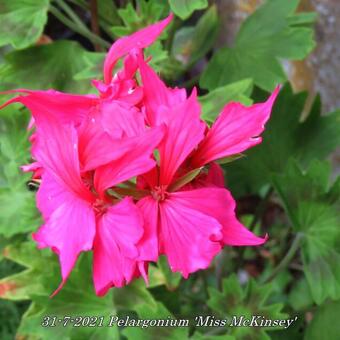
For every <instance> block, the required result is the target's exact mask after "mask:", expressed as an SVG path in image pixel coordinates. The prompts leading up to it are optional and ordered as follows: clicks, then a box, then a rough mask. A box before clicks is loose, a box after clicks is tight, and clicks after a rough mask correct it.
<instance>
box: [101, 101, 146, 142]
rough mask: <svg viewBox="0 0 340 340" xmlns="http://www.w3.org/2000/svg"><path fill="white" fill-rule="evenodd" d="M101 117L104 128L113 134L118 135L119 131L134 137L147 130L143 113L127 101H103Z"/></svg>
mask: <svg viewBox="0 0 340 340" xmlns="http://www.w3.org/2000/svg"><path fill="white" fill-rule="evenodd" d="M100 119H101V124H102V125H103V127H104V129H105V130H106V131H107V132H108V133H109V134H110V135H112V136H117V131H119V132H123V135H124V136H128V137H133V136H137V135H139V134H141V133H142V132H144V130H145V123H144V116H143V115H142V113H141V112H140V111H138V110H137V109H136V108H135V107H134V106H131V105H129V104H127V103H125V102H118V101H113V100H106V101H103V102H102V103H101V105H100Z"/></svg>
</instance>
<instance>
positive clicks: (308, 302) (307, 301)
mask: <svg viewBox="0 0 340 340" xmlns="http://www.w3.org/2000/svg"><path fill="white" fill-rule="evenodd" d="M288 302H289V304H290V305H291V306H292V308H293V309H294V310H296V311H300V310H306V309H307V308H309V307H310V306H312V305H313V298H312V295H311V292H310V289H309V286H308V282H307V280H306V279H305V278H301V279H300V280H299V281H297V282H296V284H295V285H294V286H293V287H292V290H291V291H290V292H289V297H288Z"/></svg>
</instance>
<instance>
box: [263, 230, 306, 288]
mask: <svg viewBox="0 0 340 340" xmlns="http://www.w3.org/2000/svg"><path fill="white" fill-rule="evenodd" d="M302 238H303V234H302V233H297V234H296V235H295V238H294V240H293V242H292V245H291V246H290V248H289V250H288V252H287V254H286V256H285V257H284V258H283V259H282V260H281V262H280V263H279V264H278V265H277V267H276V268H275V269H274V270H273V271H272V273H271V274H270V276H269V277H268V278H267V279H265V280H264V283H267V282H270V281H272V280H273V279H274V278H275V277H276V275H277V274H279V273H280V272H281V270H282V269H284V268H286V267H287V266H288V264H289V263H290V261H291V260H292V259H293V257H294V256H295V254H296V252H297V251H298V249H299V248H300V243H301V240H302Z"/></svg>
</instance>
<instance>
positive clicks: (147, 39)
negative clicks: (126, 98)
mask: <svg viewBox="0 0 340 340" xmlns="http://www.w3.org/2000/svg"><path fill="white" fill-rule="evenodd" d="M172 18H173V15H172V14H170V15H169V16H168V17H167V18H166V19H164V20H162V21H159V22H157V23H155V24H153V25H150V26H148V27H145V28H143V29H141V30H139V31H137V32H135V33H133V34H131V35H130V36H127V37H123V38H120V39H118V40H116V41H115V43H114V44H113V45H112V46H111V48H110V50H109V52H108V54H107V56H106V59H105V62H104V81H105V83H106V84H108V83H110V82H111V79H112V71H113V69H114V67H115V65H116V62H117V60H118V59H120V58H121V57H123V56H124V55H125V54H127V53H128V52H129V51H131V50H132V49H134V48H145V47H148V46H149V45H151V44H152V43H153V42H154V41H155V40H156V39H157V38H158V36H159V35H160V34H161V33H162V32H163V30H164V28H165V27H166V26H167V25H168V24H169V23H170V21H171V20H172Z"/></svg>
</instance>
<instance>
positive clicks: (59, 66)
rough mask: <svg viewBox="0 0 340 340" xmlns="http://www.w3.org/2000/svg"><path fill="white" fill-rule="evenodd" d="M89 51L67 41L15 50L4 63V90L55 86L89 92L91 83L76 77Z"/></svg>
mask: <svg viewBox="0 0 340 340" xmlns="http://www.w3.org/2000/svg"><path fill="white" fill-rule="evenodd" d="M85 52H86V50H84V49H83V48H82V47H81V46H80V45H79V44H78V43H76V42H73V41H66V40H65V41H62V40H61V41H57V42H54V43H52V44H47V45H41V46H34V47H30V48H27V49H25V50H21V51H14V52H11V53H9V54H7V55H6V56H5V60H6V61H5V63H4V64H1V65H0V78H1V85H0V89H1V90H10V89H15V88H24V87H26V88H30V89H49V88H53V89H56V90H60V91H65V92H78V93H87V91H88V89H89V87H90V83H89V82H88V81H78V82H77V81H75V80H74V79H73V76H74V75H75V74H76V73H78V72H79V71H81V70H82V69H83V68H84V66H85V65H86V61H85V59H84V56H85Z"/></svg>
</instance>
